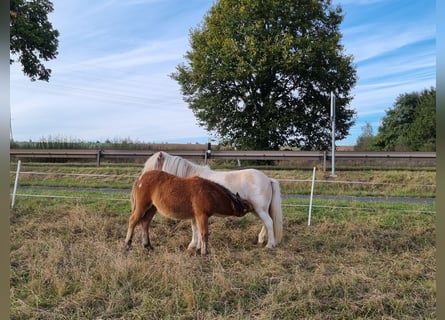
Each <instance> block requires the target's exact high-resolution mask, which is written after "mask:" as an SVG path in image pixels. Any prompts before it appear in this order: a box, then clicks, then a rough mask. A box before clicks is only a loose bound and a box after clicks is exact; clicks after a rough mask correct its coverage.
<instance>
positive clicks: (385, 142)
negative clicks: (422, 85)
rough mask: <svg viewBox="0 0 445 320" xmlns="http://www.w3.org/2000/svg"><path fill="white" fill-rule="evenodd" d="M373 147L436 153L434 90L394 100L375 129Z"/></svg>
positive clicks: (400, 96) (413, 93) (405, 95)
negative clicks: (376, 132)
mask: <svg viewBox="0 0 445 320" xmlns="http://www.w3.org/2000/svg"><path fill="white" fill-rule="evenodd" d="M374 144H375V146H376V147H377V148H378V149H381V150H391V151H392V150H395V151H435V150H436V89H435V88H430V89H425V90H423V91H422V92H420V93H419V92H411V93H404V94H401V95H399V96H398V97H397V99H396V101H395V103H394V105H393V107H392V108H390V109H388V110H386V116H385V117H383V119H382V124H381V125H380V127H379V129H378V134H377V136H376V137H375V140H374Z"/></svg>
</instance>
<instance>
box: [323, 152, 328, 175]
mask: <svg viewBox="0 0 445 320" xmlns="http://www.w3.org/2000/svg"><path fill="white" fill-rule="evenodd" d="M326 157H327V151H326V150H325V151H323V172H326Z"/></svg>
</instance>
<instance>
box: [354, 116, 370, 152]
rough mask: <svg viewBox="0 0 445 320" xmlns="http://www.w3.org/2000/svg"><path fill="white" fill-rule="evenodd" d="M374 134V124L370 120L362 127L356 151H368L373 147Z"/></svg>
mask: <svg viewBox="0 0 445 320" xmlns="http://www.w3.org/2000/svg"><path fill="white" fill-rule="evenodd" d="M373 139H374V134H373V132H372V126H371V124H370V123H369V122H366V124H365V125H364V126H363V127H362V134H361V135H360V136H359V137H358V138H357V143H356V146H355V147H354V150H356V151H368V150H370V149H371V146H372V142H373Z"/></svg>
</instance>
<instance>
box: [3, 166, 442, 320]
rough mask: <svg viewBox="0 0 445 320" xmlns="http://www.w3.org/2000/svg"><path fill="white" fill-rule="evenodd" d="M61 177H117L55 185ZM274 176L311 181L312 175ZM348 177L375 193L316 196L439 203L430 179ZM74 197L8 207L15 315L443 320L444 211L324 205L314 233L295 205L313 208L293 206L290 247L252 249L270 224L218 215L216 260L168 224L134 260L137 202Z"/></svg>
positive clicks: (325, 188)
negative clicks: (440, 214) (127, 244)
mask: <svg viewBox="0 0 445 320" xmlns="http://www.w3.org/2000/svg"><path fill="white" fill-rule="evenodd" d="M27 166H28V167H26V168H24V169H23V170H29V171H32V170H34V171H37V170H38V171H45V172H49V173H51V174H49V175H44V176H37V177H36V176H35V175H31V174H28V175H23V177H21V180H20V181H21V185H41V186H42V185H43V186H52V185H58V184H61V185H71V186H85V185H89V186H93V187H98V186H99V187H116V188H117V187H122V188H129V186H130V185H131V182H132V181H133V178H132V177H131V176H132V175H134V174H137V173H138V172H139V171H140V168H139V167H137V166H135V167H131V166H129V167H127V166H111V167H103V168H102V167H100V168H95V167H85V166H70V167H66V166H52V167H51V168H48V167H45V166H43V165H41V164H39V165H35V166H33V165H32V164H29V165H27ZM63 172H71V173H89V174H97V173H98V174H107V175H110V174H113V175H115V177H109V176H107V177H84V176H68V177H67V176H64V177H63V178H62V177H59V176H58V175H59V174H60V173H63ZM266 173H267V174H268V175H269V176H273V177H276V178H280V179H287V178H298V179H303V180H304V179H309V178H310V173H309V172H307V171H306V172H304V171H302V172H298V171H268V172H266ZM127 175H128V176H130V177H128V178H126V177H123V176H127ZM317 175H318V176H317V179H328V178H327V177H325V176H324V175H323V173H318V174H317ZM338 175H339V176H338V178H337V179H338V180H349V181H363V182H370V181H373V182H376V183H378V184H376V185H360V184H358V185H349V184H332V183H319V184H317V186H316V191H317V194H344V195H374V196H375V195H388V194H390V195H393V196H410V197H411V196H416V197H432V196H434V193H435V188H431V187H428V186H431V185H435V173H434V172H422V171H400V170H399V171H364V172H358V171H354V172H339V173H338ZM61 179H64V181H63V184H62V183H61V182H60V180H61ZM403 182H405V183H406V184H403ZM395 184H398V185H395ZM424 186H426V187H424ZM308 191H309V188H308V184H307V183H306V182H302V183H300V184H298V183H296V182H283V183H282V192H283V193H301V194H308ZM39 193H40V194H43V193H45V192H44V191H42V192H40V191H39ZM54 193H55V192H52V194H54ZM58 194H60V195H65V196H73V195H74V194H75V193H74V192H70V191H59V192H58ZM76 195H78V196H79V199H61V198H32V197H29V198H28V197H20V198H18V200H17V203H16V207H15V208H14V209H13V210H11V214H10V239H11V240H10V243H11V250H10V260H11V285H10V288H11V289H10V301H11V307H10V318H11V319H435V318H436V282H435V278H436V260H435V255H436V243H435V239H436V238H435V230H436V228H435V214H431V213H421V212H419V211H434V210H435V206H434V205H432V204H419V203H390V204H388V203H383V202H382V203H380V202H371V203H367V204H363V203H360V202H358V203H356V202H349V203H342V202H340V203H338V202H337V203H332V201H321V200H320V201H317V202H316V203H315V204H318V205H319V206H316V207H314V209H313V212H312V225H311V226H307V210H308V209H307V207H305V206H288V205H290V204H297V205H298V204H303V203H304V202H305V200H283V204H284V206H283V215H284V237H283V240H282V242H281V243H280V244H279V245H278V247H277V248H275V249H273V250H267V249H265V248H262V247H260V246H258V245H257V244H255V243H254V240H255V239H256V236H257V234H258V232H259V230H260V227H261V225H260V221H259V220H258V219H256V218H255V217H254V216H253V215H251V214H248V215H246V216H245V217H242V218H217V217H215V218H212V219H211V225H210V240H209V245H210V254H209V255H208V256H206V257H201V256H190V255H189V254H188V253H187V252H186V251H185V248H186V246H187V244H188V242H189V241H190V237H191V230H190V225H189V223H188V222H187V221H172V220H166V219H165V218H163V217H162V216H160V215H157V216H156V217H155V219H154V222H153V224H152V230H151V239H152V244H153V245H154V246H155V251H154V252H152V253H151V254H146V253H145V252H144V250H143V248H142V245H141V244H140V245H139V241H135V243H134V248H133V250H132V251H130V252H128V253H127V252H125V251H124V236H125V232H126V228H127V222H128V217H129V214H130V212H129V208H130V207H129V202H128V201H117V200H116V201H108V200H104V199H103V198H104V197H105V196H104V195H103V194H101V193H99V192H84V193H82V194H78V193H77V194H76ZM101 197H102V198H101ZM106 197H108V196H106ZM113 197H114V198H119V197H122V199H128V196H127V195H113ZM306 202H307V201H306ZM324 205H325V206H326V207H322V206H324ZM331 206H337V208H331ZM342 206H344V207H345V208H341V207H342ZM369 207H371V208H372V210H369ZM411 210H413V211H411ZM138 239H140V229H139V228H137V229H136V236H135V240H138Z"/></svg>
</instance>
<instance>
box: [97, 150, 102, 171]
mask: <svg viewBox="0 0 445 320" xmlns="http://www.w3.org/2000/svg"><path fill="white" fill-rule="evenodd" d="M101 156H102V150H97V155H96V166H98V167H100V157H101Z"/></svg>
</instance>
